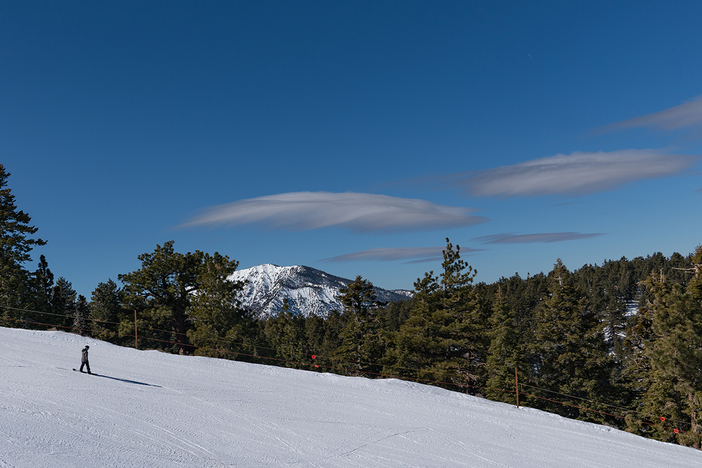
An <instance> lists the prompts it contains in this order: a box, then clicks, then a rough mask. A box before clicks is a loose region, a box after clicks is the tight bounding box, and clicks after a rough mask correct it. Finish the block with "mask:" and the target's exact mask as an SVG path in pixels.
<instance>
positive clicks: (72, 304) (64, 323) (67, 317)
mask: <svg viewBox="0 0 702 468" xmlns="http://www.w3.org/2000/svg"><path fill="white" fill-rule="evenodd" d="M76 297H77V293H76V291H75V290H74V289H73V285H72V284H71V282H70V281H68V280H67V279H66V278H64V277H63V276H62V277H60V278H59V279H58V280H57V281H56V284H55V285H54V287H52V288H51V320H49V321H48V322H49V323H51V324H53V325H55V326H56V328H58V329H59V330H62V331H67V330H70V329H71V327H72V326H73V315H74V312H75V309H76Z"/></svg>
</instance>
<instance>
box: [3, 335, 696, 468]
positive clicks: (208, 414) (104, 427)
mask: <svg viewBox="0 0 702 468" xmlns="http://www.w3.org/2000/svg"><path fill="white" fill-rule="evenodd" d="M85 344H89V345H90V363H91V366H92V370H93V371H94V372H96V373H98V374H99V376H90V375H87V374H79V373H77V372H73V371H72V370H71V369H72V368H74V367H78V366H79V365H80V350H81V348H82V347H83V346H84V345H85ZM291 465H294V466H305V467H307V466H316V467H348V466H358V467H369V466H382V467H407V466H416V467H452V466H463V467H546V468H549V467H553V468H563V467H567V468H575V467H588V468H600V467H617V468H622V467H636V468H643V467H652V468H653V467H655V468H660V467H699V466H702V452H699V451H697V450H694V449H690V448H685V447H680V446H677V445H671V444H664V443H660V442H657V441H653V440H647V439H643V438H640V437H637V436H634V435H631V434H628V433H626V432H621V431H617V430H613V429H610V428H607V427H603V426H597V425H594V424H588V423H583V422H578V421H572V420H568V419H564V418H561V417H559V416H555V415H551V414H548V413H544V412H540V411H537V410H533V409H528V408H521V409H517V408H515V407H514V406H510V405H506V404H501V403H495V402H490V401H487V400H483V399H479V398H474V397H470V396H467V395H462V394H459V393H453V392H449V391H445V390H442V389H438V388H434V387H430V386H425V385H419V384H414V383H410V382H403V381H399V380H367V379H363V378H350V377H341V376H337V375H332V374H324V373H314V372H305V371H297V370H290V369H282V368H277V367H269V366H261V365H251V364H245V363H240V362H233V361H225V360H217V359H208V358H199V357H185V356H175V355H170V354H165V353H161V352H157V351H137V350H134V349H129V348H120V347H117V346H114V345H111V344H108V343H104V342H100V341H96V340H93V339H89V338H82V337H80V336H76V335H71V334H67V333H63V332H39V331H26V330H16V329H6V328H0V467H33V468H34V467H52V468H55V467H91V468H94V467H169V468H173V467H280V466H291Z"/></svg>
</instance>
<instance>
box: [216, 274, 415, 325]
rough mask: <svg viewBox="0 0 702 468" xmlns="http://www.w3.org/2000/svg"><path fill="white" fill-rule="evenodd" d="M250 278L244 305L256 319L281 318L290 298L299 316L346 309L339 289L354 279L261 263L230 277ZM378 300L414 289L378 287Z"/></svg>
mask: <svg viewBox="0 0 702 468" xmlns="http://www.w3.org/2000/svg"><path fill="white" fill-rule="evenodd" d="M229 278H230V279H232V280H235V281H247V283H246V285H245V287H244V290H243V292H242V294H241V299H242V306H243V307H245V308H247V309H249V310H251V311H252V312H253V314H254V316H255V317H256V318H259V319H265V318H268V317H277V316H278V314H279V313H280V311H281V310H282V308H283V300H284V299H287V300H288V304H289V305H290V311H291V312H292V313H293V314H295V315H298V314H299V315H302V316H304V317H309V316H310V315H318V316H320V317H326V316H327V315H328V314H329V313H330V312H331V311H332V310H338V311H339V312H341V311H342V310H343V305H342V303H341V301H340V300H339V299H338V295H339V290H340V289H342V288H345V287H346V286H348V284H349V283H351V282H352V280H349V279H346V278H340V277H338V276H334V275H330V274H328V273H325V272H323V271H321V270H317V269H315V268H310V267H306V266H288V267H280V266H277V265H271V264H267V265H259V266H255V267H251V268H246V269H244V270H239V271H236V272H234V274H233V275H232V276H230V277H229ZM375 293H376V294H377V296H378V300H380V301H383V302H392V301H399V300H403V299H408V298H409V297H411V296H412V293H411V292H410V291H404V290H395V291H388V290H386V289H381V288H378V287H376V288H375Z"/></svg>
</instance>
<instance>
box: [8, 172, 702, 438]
mask: <svg viewBox="0 0 702 468" xmlns="http://www.w3.org/2000/svg"><path fill="white" fill-rule="evenodd" d="M9 176H10V174H9V173H8V172H6V170H5V168H4V167H3V166H2V165H0V225H1V226H2V231H1V233H0V255H1V256H0V326H4V327H16V328H28V329H39V330H47V329H49V330H63V331H69V332H72V333H78V334H81V335H84V336H91V337H94V338H96V339H100V340H105V341H109V342H112V343H115V344H118V345H121V346H132V347H137V348H139V349H157V350H162V351H164V352H172V353H180V354H192V355H201V356H210V357H216V358H224V359H234V360H240V361H246V362H251V363H260V364H266V365H275V366H284V367H291V368H296V369H303V370H308V371H315V372H334V373H339V374H344V375H350V376H362V377H366V378H399V379H405V380H411V381H416V382H421V383H425V384H429V385H437V386H441V387H444V388H447V389H450V390H453V391H458V392H464V393H468V394H471V395H475V396H479V397H483V398H488V399H491V400H495V401H501V402H505V403H509V404H518V405H520V406H528V407H533V408H538V409H542V410H545V411H549V412H552V413H556V414H559V415H562V416H565V417H569V418H574V419H579V420H584V421H591V422H596V423H599V424H605V425H608V426H611V427H615V428H618V429H622V430H626V431H629V432H632V433H635V434H639V435H641V436H645V437H650V438H654V439H657V440H661V441H665V442H674V443H678V444H681V445H686V446H691V447H696V448H698V449H700V448H702V246H699V247H697V249H696V250H695V252H692V253H690V254H688V255H681V254H678V253H674V254H673V255H672V256H670V257H666V256H664V255H663V254H661V253H654V254H651V255H649V256H647V257H645V258H644V257H637V258H634V259H627V258H621V259H619V260H608V261H605V262H604V263H603V264H601V265H584V266H582V267H580V268H578V269H576V270H572V271H571V270H569V269H568V268H567V267H566V265H564V264H563V263H562V262H561V261H560V260H558V259H556V260H555V264H554V266H553V269H552V270H551V271H550V272H548V273H540V274H537V275H534V276H531V275H530V276H528V277H527V278H522V277H520V276H519V275H517V274H515V275H514V276H511V277H509V278H505V277H503V278H501V279H500V280H499V281H496V282H495V283H492V284H486V283H481V282H476V271H475V270H474V269H473V268H472V267H471V266H470V265H469V264H468V263H466V261H465V260H464V259H462V258H461V255H460V246H458V245H453V244H452V243H451V241H450V240H449V239H446V247H445V249H444V251H443V263H442V264H441V269H440V271H437V272H436V273H435V272H433V271H429V272H427V273H425V275H424V277H423V278H418V279H417V281H416V282H415V283H414V297H412V298H411V299H408V300H406V301H402V302H394V303H390V304H383V303H380V302H379V301H378V300H377V298H376V297H375V295H374V293H373V284H371V282H369V281H368V280H366V279H364V278H362V277H360V276H358V277H356V279H355V281H353V282H352V283H351V284H349V285H348V287H347V288H345V289H342V290H341V292H340V299H341V301H342V303H343V305H344V307H343V310H339V311H334V312H333V313H331V314H330V315H329V316H328V317H326V318H321V317H318V316H310V317H308V318H305V317H302V316H296V315H293V314H292V313H291V312H290V310H289V309H288V307H287V304H285V305H284V306H283V310H282V311H281V313H280V314H279V315H278V316H277V317H273V318H269V319H267V320H256V319H254V318H253V316H252V314H251V313H249V312H248V311H247V310H245V309H243V308H242V307H241V303H240V302H239V300H238V293H239V292H240V290H241V289H242V286H243V285H242V284H241V283H236V282H232V281H229V280H228V277H229V276H230V275H231V274H232V273H233V272H234V271H235V270H236V268H237V267H238V263H237V262H236V261H235V260H233V259H230V258H229V257H228V256H226V255H221V254H219V253H217V252H215V253H213V254H210V253H205V252H200V251H195V252H188V253H179V252H177V251H176V250H175V246H174V243H173V241H168V242H164V243H163V244H162V245H157V246H156V248H155V250H154V251H153V252H147V253H144V254H141V255H139V256H138V259H139V260H140V261H141V268H140V269H139V270H136V271H133V272H125V273H124V274H121V275H119V277H118V278H117V281H119V284H118V283H117V282H115V281H114V280H112V279H106V280H105V281H104V282H101V283H100V284H98V285H97V287H96V288H95V289H94V291H93V292H92V294H91V297H90V298H89V299H88V298H86V297H84V296H81V295H77V294H76V291H75V290H74V289H73V287H72V285H71V283H70V281H69V280H67V279H66V278H64V277H59V278H55V276H54V274H53V273H52V272H51V270H50V269H49V264H48V261H47V259H46V258H45V257H44V255H40V257H39V259H38V262H37V263H36V267H34V266H31V267H30V266H29V265H32V261H33V260H32V258H31V256H30V253H31V251H32V250H33V249H34V248H35V247H40V246H42V245H44V244H45V243H46V241H45V240H43V239H41V238H38V237H36V233H37V231H38V230H37V228H36V227H34V226H32V225H31V218H30V217H29V215H28V214H27V213H24V212H23V211H21V210H19V209H18V208H17V206H16V204H15V198H14V195H13V194H12V192H11V190H10V189H9V188H8V186H7V183H8V177H9Z"/></svg>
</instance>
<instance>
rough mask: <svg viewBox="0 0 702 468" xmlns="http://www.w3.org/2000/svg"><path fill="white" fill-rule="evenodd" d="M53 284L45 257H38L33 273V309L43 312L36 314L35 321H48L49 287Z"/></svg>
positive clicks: (49, 307) (49, 309)
mask: <svg viewBox="0 0 702 468" xmlns="http://www.w3.org/2000/svg"><path fill="white" fill-rule="evenodd" d="M53 286H54V274H53V273H52V272H51V270H50V269H49V264H48V262H47V261H46V257H44V255H41V256H40V257H39V265H38V266H37V269H36V271H35V272H34V275H33V291H34V292H33V294H32V295H33V296H34V304H33V309H34V310H35V311H37V312H44V314H36V315H37V321H38V322H40V323H48V322H49V320H50V317H49V316H48V315H46V313H47V312H51V288H52V287H53Z"/></svg>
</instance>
